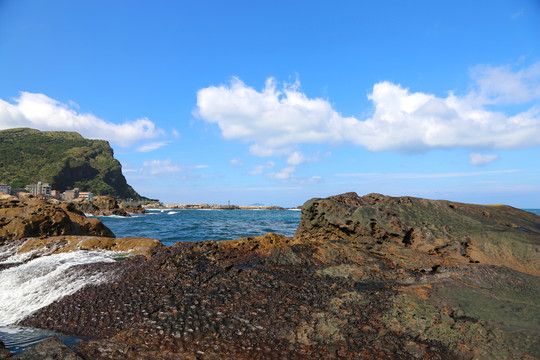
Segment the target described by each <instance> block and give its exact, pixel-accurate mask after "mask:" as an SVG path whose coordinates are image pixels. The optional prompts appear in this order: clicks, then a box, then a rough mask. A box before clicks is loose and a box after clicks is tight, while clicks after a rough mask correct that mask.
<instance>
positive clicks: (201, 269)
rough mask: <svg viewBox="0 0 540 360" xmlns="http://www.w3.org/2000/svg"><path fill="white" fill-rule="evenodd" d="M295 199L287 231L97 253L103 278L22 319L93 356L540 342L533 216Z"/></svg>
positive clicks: (263, 355) (419, 204)
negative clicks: (293, 221)
mask: <svg viewBox="0 0 540 360" xmlns="http://www.w3.org/2000/svg"><path fill="white" fill-rule="evenodd" d="M302 211H303V213H302V220H301V224H300V226H299V228H298V231H297V233H296V235H295V237H294V238H293V239H291V238H287V237H284V236H281V235H276V234H268V235H265V236H260V237H248V238H242V239H238V240H234V241H226V242H214V241H206V242H193V243H178V244H175V245H174V246H170V247H161V248H156V249H154V250H152V254H151V256H150V257H149V258H148V259H145V258H143V257H134V258H130V259H128V260H125V261H123V262H117V263H109V264H106V265H100V264H94V265H92V266H94V267H99V266H103V267H104V269H105V267H106V268H107V270H108V271H111V272H114V274H115V277H114V280H112V281H110V282H107V283H102V284H100V285H95V286H87V287H85V288H84V289H82V290H80V291H79V292H77V293H75V294H73V295H70V296H66V297H64V298H63V299H62V300H60V301H57V302H55V303H53V304H51V305H49V306H47V307H45V308H43V309H41V310H39V311H38V312H36V313H35V314H33V315H32V316H31V317H29V318H27V319H26V320H24V321H23V323H22V324H23V325H28V326H36V327H44V328H47V329H51V330H56V331H59V332H63V333H68V334H76V335H85V336H90V337H92V338H93V339H92V340H91V341H88V342H85V343H83V344H80V345H78V346H77V349H78V351H79V354H81V356H83V357H85V358H96V359H100V358H103V359H105V358H106V359H125V358H140V359H146V358H148V359H172V358H180V359H274V358H289V359H359V358H361V359H494V358H498V359H499V358H500V359H507V358H513V359H518V358H524V359H534V358H540V340H539V338H538V336H537V335H538V331H539V325H538V324H539V323H540V321H539V320H540V318H539V314H540V311H539V308H538V302H537V301H538V294H539V293H540V279H539V277H538V276H537V273H536V271H537V266H536V263H535V260H536V259H537V257H538V255H537V254H538V246H539V244H540V240H539V237H538V229H539V226H540V218H539V217H538V216H535V215H532V214H531V215H529V214H528V213H524V212H521V211H519V210H517V209H512V208H509V207H501V206H487V207H486V206H476V205H468V204H459V203H452V202H444V201H429V200H422V199H415V198H391V197H387V196H382V195H377V194H370V195H367V196H364V197H358V196H357V195H356V194H353V193H349V194H343V195H339V196H334V197H330V198H326V199H313V200H310V201H308V202H307V203H306V204H305V205H304V207H303V209H302ZM468 229H469V230H468ZM497 261H500V263H499V264H497V263H496V262H497ZM524 262H528V264H526V263H524Z"/></svg>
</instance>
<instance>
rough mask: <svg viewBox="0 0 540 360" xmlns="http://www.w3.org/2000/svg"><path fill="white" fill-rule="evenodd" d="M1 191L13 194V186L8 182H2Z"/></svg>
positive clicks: (0, 184)
mask: <svg viewBox="0 0 540 360" xmlns="http://www.w3.org/2000/svg"><path fill="white" fill-rule="evenodd" d="M0 193H6V194H8V195H11V186H9V185H8V184H4V183H0Z"/></svg>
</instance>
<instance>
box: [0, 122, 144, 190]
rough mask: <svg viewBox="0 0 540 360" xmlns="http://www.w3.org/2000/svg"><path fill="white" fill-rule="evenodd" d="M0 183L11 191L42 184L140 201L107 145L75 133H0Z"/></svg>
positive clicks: (60, 188) (15, 131)
mask: <svg viewBox="0 0 540 360" xmlns="http://www.w3.org/2000/svg"><path fill="white" fill-rule="evenodd" d="M0 181H2V182H5V183H7V184H9V185H11V186H12V187H24V186H25V185H28V184H33V183H36V182H37V181H44V182H48V183H50V184H51V186H52V188H53V189H55V190H60V191H64V190H66V189H73V188H79V189H81V191H90V192H92V193H93V194H96V195H109V196H114V197H120V198H123V199H140V196H139V194H137V192H136V191H135V190H133V188H132V187H131V186H129V185H128V184H127V182H126V179H125V177H124V175H123V174H122V166H121V164H120V162H119V161H118V160H116V159H115V158H114V154H113V149H112V148H111V147H110V146H109V143H108V142H107V141H103V140H89V139H85V138H83V137H82V136H81V135H79V134H78V133H76V132H65V131H39V130H33V129H27V128H18V129H8V130H2V131H0Z"/></svg>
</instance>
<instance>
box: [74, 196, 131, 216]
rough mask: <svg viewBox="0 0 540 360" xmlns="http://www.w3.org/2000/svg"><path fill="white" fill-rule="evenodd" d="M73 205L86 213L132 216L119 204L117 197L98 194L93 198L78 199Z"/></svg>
mask: <svg viewBox="0 0 540 360" xmlns="http://www.w3.org/2000/svg"><path fill="white" fill-rule="evenodd" d="M73 206H74V207H75V208H76V209H78V210H79V211H81V212H83V213H85V214H91V215H94V216H111V215H116V216H124V217H129V216H130V215H129V213H128V212H127V210H126V209H123V208H121V207H120V206H119V205H118V202H117V201H116V199H114V198H112V197H109V196H96V197H95V198H93V199H92V200H77V201H74V202H73Z"/></svg>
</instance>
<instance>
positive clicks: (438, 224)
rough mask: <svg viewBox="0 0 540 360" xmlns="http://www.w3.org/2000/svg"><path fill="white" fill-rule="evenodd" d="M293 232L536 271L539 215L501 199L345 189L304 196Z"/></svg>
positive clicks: (539, 250)
mask: <svg viewBox="0 0 540 360" xmlns="http://www.w3.org/2000/svg"><path fill="white" fill-rule="evenodd" d="M295 238H296V239H298V240H306V241H315V240H341V241H347V242H349V241H350V242H353V243H356V244H357V245H361V246H363V247H365V248H367V249H368V250H372V249H374V248H378V249H387V250H390V251H398V252H400V253H401V254H402V256H411V255H412V258H415V257H418V256H423V255H430V256H431V257H432V258H438V259H440V260H441V261H445V260H447V261H457V262H462V263H477V264H490V265H504V266H507V267H509V268H512V269H515V270H518V271H522V272H526V273H529V274H532V275H536V276H540V256H539V254H540V217H539V216H538V215H535V214H532V213H530V212H527V211H524V210H519V209H516V208H513V207H510V206H504V205H488V206H485V205H473V204H464V203H457V202H451V201H445V200H426V199H420V198H414V197H408V196H407V197H390V196H384V195H380V194H369V195H366V196H363V197H359V196H358V195H357V194H356V193H346V194H342V195H337V196H330V197H328V198H326V199H318V198H316V199H311V200H309V201H308V202H306V203H305V204H304V206H303V208H302V218H301V221H300V225H299V227H298V230H297V231H296V234H295ZM413 250H414V251H413Z"/></svg>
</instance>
